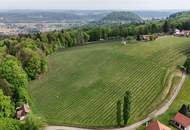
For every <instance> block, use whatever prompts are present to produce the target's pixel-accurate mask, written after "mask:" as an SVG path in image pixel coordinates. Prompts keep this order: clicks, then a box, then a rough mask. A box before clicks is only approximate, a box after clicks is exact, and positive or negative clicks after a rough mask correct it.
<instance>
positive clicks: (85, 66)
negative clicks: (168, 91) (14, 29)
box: [29, 37, 190, 127]
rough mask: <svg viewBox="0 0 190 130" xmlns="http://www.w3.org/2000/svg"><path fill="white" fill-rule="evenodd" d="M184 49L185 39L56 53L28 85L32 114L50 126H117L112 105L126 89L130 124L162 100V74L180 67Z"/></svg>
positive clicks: (188, 47)
mask: <svg viewBox="0 0 190 130" xmlns="http://www.w3.org/2000/svg"><path fill="white" fill-rule="evenodd" d="M188 50H190V39H188V38H171V37H167V38H161V39H159V40H157V41H153V42H147V43H145V42H142V43H133V44H128V45H126V46H124V45H121V44H120V43H119V42H115V43H111V42H110V43H104V44H94V45H87V46H81V47H74V48H69V49H66V50H63V51H60V52H57V53H55V54H53V55H51V56H50V57H49V61H50V63H49V72H48V73H47V74H46V75H44V76H43V77H42V78H41V79H40V80H36V81H33V82H31V83H30V86H29V89H30V94H31V96H32V99H33V102H34V104H35V105H34V110H35V112H36V113H38V114H40V115H41V116H44V117H45V118H46V120H47V121H48V123H50V124H59V125H62V124H68V125H77V126H83V127H89V126H90V127H92V126H95V127H105V126H110V127H112V126H115V125H116V101H117V100H118V99H121V100H122V99H123V95H124V93H125V92H126V91H127V90H129V91H131V93H132V111H131V118H130V122H129V123H133V122H135V121H137V120H139V119H141V118H143V117H145V116H146V115H147V114H148V113H149V112H150V111H152V110H153V109H154V108H155V106H157V105H158V104H159V103H160V102H161V98H160V97H162V94H163V93H162V92H163V91H164V89H165V86H164V79H165V77H166V73H167V72H168V70H169V69H170V68H171V67H172V66H176V65H178V64H183V62H184V59H185V56H184V54H185V53H187V52H188Z"/></svg>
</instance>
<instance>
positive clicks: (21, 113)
mask: <svg viewBox="0 0 190 130" xmlns="http://www.w3.org/2000/svg"><path fill="white" fill-rule="evenodd" d="M29 112H30V107H29V105H28V104H24V105H22V106H21V107H17V108H16V118H17V119H18V120H24V119H25V118H26V116H27V114H28V113H29Z"/></svg>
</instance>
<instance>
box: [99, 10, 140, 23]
mask: <svg viewBox="0 0 190 130" xmlns="http://www.w3.org/2000/svg"><path fill="white" fill-rule="evenodd" d="M101 22H102V23H140V22H143V20H142V18H141V17H140V16H138V15H137V14H135V13H132V12H128V11H118V12H117V11H115V12H112V13H110V14H108V15H107V16H105V17H104V18H103V19H102V20H101Z"/></svg>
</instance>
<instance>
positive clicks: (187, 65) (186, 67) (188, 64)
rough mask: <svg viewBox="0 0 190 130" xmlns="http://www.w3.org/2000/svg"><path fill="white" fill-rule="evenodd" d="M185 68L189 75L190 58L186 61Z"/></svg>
mask: <svg viewBox="0 0 190 130" xmlns="http://www.w3.org/2000/svg"><path fill="white" fill-rule="evenodd" d="M184 67H185V69H186V71H187V72H188V73H190V57H188V58H187V59H186V61H185V64H184Z"/></svg>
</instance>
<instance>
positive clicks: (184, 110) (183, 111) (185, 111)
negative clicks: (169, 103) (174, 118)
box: [179, 104, 189, 116]
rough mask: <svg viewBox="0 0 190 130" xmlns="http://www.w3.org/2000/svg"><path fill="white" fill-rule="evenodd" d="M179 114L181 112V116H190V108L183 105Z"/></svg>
mask: <svg viewBox="0 0 190 130" xmlns="http://www.w3.org/2000/svg"><path fill="white" fill-rule="evenodd" d="M179 112H180V113H181V114H183V115H186V116H188V113H189V110H188V107H187V106H186V105H185V104H183V105H182V106H181V108H180V110H179Z"/></svg>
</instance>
